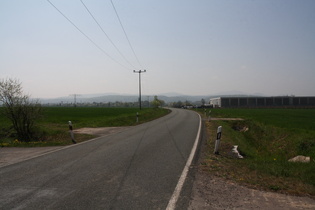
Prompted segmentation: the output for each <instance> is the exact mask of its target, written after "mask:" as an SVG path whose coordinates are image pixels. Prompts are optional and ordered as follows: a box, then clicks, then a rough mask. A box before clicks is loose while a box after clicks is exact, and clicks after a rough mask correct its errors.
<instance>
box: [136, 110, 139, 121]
mask: <svg viewBox="0 0 315 210" xmlns="http://www.w3.org/2000/svg"><path fill="white" fill-rule="evenodd" d="M136 116H137V123H138V122H139V112H137V114H136Z"/></svg>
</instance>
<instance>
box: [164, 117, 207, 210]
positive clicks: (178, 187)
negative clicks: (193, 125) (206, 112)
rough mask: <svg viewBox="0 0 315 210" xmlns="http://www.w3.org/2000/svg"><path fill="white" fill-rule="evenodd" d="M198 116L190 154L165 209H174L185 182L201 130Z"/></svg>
mask: <svg viewBox="0 0 315 210" xmlns="http://www.w3.org/2000/svg"><path fill="white" fill-rule="evenodd" d="M197 114H198V113H197ZM198 116H199V128H198V134H197V137H196V139H195V143H194V146H193V148H192V149H191V152H190V155H189V157H188V160H187V162H186V165H185V167H184V169H183V172H182V175H181V176H180V178H179V180H178V183H177V185H176V188H175V190H174V192H173V195H172V197H171V199H170V201H169V202H168V205H167V207H166V210H174V209H175V207H176V203H177V200H178V198H179V195H180V193H181V191H182V188H183V186H184V183H185V180H186V177H187V174H188V171H189V167H190V165H191V163H192V161H193V158H194V156H195V153H196V150H197V146H198V142H199V137H200V131H201V116H200V114H198Z"/></svg>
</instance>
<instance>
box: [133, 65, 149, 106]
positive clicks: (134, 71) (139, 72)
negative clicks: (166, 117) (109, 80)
mask: <svg viewBox="0 0 315 210" xmlns="http://www.w3.org/2000/svg"><path fill="white" fill-rule="evenodd" d="M144 72H146V70H143V71H141V70H139V71H136V70H133V73H138V74H139V108H140V110H141V73H144Z"/></svg>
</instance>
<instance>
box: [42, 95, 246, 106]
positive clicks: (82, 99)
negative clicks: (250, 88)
mask: <svg viewBox="0 0 315 210" xmlns="http://www.w3.org/2000/svg"><path fill="white" fill-rule="evenodd" d="M172 94H176V93H167V94H165V95H164V94H161V95H157V96H158V99H160V100H163V101H165V102H166V103H170V102H178V101H181V102H185V101H189V102H192V103H196V104H199V103H201V100H202V99H204V100H205V102H206V103H209V100H210V98H215V97H220V96H248V95H245V94H244V95H242V94H236V95H235V94H234V95H232V94H231V95H229V94H222V95H221V94H218V95H200V96H191V95H180V94H178V95H174V96H171V95H172ZM138 97H139V96H138V95H118V94H116V95H115V94H113V95H101V94H89V95H81V96H77V97H76V101H77V103H93V102H95V103H101V102H102V103H108V102H117V101H118V102H123V103H125V102H137V101H138ZM153 98H154V96H153V95H152V96H147V95H143V96H142V98H141V100H142V101H148V100H149V101H152V100H153ZM39 100H40V103H42V104H62V103H64V104H66V103H73V102H74V97H73V96H67V97H59V98H52V99H39Z"/></svg>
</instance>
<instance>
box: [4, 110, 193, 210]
mask: <svg viewBox="0 0 315 210" xmlns="http://www.w3.org/2000/svg"><path fill="white" fill-rule="evenodd" d="M198 128H199V117H198V115H197V114H196V113H194V112H192V111H187V110H180V109H173V110H172V113H171V114H169V115H167V116H165V117H163V118H160V119H157V120H154V121H152V122H149V123H145V124H142V125H139V126H135V127H131V128H129V129H127V130H124V131H122V132H120V133H118V134H113V135H109V136H105V137H100V138H97V139H94V140H92V141H88V142H86V143H81V144H77V145H73V146H70V147H67V148H65V149H62V150H58V151H55V152H52V153H49V154H47V155H43V156H39V157H37V158H33V159H30V160H26V161H22V162H20V163H15V164H12V165H8V166H4V167H1V168H0V177H1V179H0V186H1V189H0V209H165V208H166V206H167V205H168V202H169V200H170V198H171V196H172V194H173V191H174V189H175V187H176V185H177V182H178V179H179V177H180V176H181V173H182V171H183V168H184V166H185V164H186V161H187V158H188V157H189V155H190V152H191V149H192V147H193V144H194V141H195V139H196V136H197V131H198Z"/></svg>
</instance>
